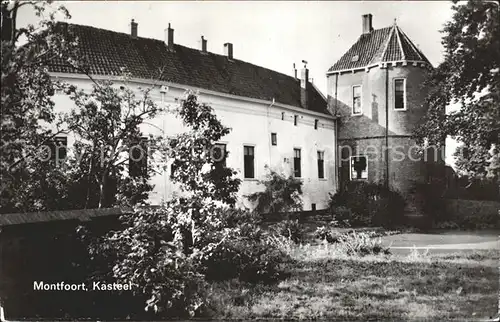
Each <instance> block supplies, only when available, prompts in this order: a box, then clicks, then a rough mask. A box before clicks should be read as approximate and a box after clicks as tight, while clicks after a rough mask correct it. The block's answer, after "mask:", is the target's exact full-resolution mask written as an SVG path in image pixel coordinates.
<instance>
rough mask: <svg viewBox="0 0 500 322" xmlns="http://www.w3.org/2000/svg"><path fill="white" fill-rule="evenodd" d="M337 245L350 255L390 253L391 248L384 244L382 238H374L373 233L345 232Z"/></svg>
mask: <svg viewBox="0 0 500 322" xmlns="http://www.w3.org/2000/svg"><path fill="white" fill-rule="evenodd" d="M337 245H338V246H337V247H338V249H339V250H340V251H341V252H342V253H345V254H346V255H348V256H352V255H358V256H365V255H371V254H373V255H378V254H386V255H388V254H390V251H389V248H388V247H384V246H383V245H382V242H381V240H380V238H378V239H376V238H374V237H373V233H365V232H361V233H357V232H355V231H352V232H349V233H345V234H342V235H340V236H339V240H338V244H337Z"/></svg>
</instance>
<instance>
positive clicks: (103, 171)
mask: <svg viewBox="0 0 500 322" xmlns="http://www.w3.org/2000/svg"><path fill="white" fill-rule="evenodd" d="M151 90H152V88H147V89H141V88H139V93H140V96H139V97H137V96H136V94H135V92H134V90H133V89H131V87H130V86H129V84H128V81H127V78H125V86H122V87H121V88H118V86H115V85H114V84H113V83H112V82H110V81H103V82H95V83H94V84H93V89H92V91H91V92H90V93H89V94H87V93H85V92H83V91H81V90H80V91H77V90H75V88H73V87H70V88H68V89H67V93H68V94H69V95H70V97H71V99H72V100H73V101H74V102H75V105H76V108H75V109H73V110H71V111H70V112H69V113H67V114H65V115H64V117H63V120H64V124H66V125H67V127H68V129H69V130H70V131H71V133H72V134H74V135H75V137H76V142H75V145H74V148H75V153H72V154H70V155H69V159H68V160H67V162H66V164H67V166H68V170H70V178H71V180H70V182H72V183H73V186H76V187H77V189H81V191H83V192H84V193H81V192H80V194H79V195H77V197H80V198H78V199H76V200H74V199H75V198H74V197H73V196H70V197H73V200H70V201H69V202H71V203H72V206H73V208H101V207H111V206H114V205H117V204H119V205H129V206H133V205H136V204H141V203H144V202H145V201H146V200H147V198H148V192H149V191H151V190H152V188H153V187H152V186H151V185H150V184H149V183H148V180H149V178H150V176H151V175H152V174H153V173H154V171H155V170H156V168H158V162H155V156H156V154H155V153H154V152H155V151H154V147H155V146H158V145H159V144H160V143H161V142H162V140H163V137H162V136H153V135H149V137H145V136H144V134H143V133H142V132H141V130H140V125H141V124H144V123H147V122H148V121H149V120H151V119H153V118H155V117H157V116H159V115H161V114H162V113H163V112H164V108H162V107H160V106H158V105H157V104H156V103H155V102H154V101H153V100H152V98H151V96H150V91H151ZM132 156H133V159H134V160H135V162H136V163H133V162H132V164H130V163H131V160H130V158H131V157H132ZM156 158H157V159H158V157H156ZM156 161H158V160H156ZM127 165H128V167H127ZM133 165H136V166H137V167H138V168H140V169H137V170H135V171H134V168H133V167H132V166H133ZM69 188H70V189H71V187H69Z"/></svg>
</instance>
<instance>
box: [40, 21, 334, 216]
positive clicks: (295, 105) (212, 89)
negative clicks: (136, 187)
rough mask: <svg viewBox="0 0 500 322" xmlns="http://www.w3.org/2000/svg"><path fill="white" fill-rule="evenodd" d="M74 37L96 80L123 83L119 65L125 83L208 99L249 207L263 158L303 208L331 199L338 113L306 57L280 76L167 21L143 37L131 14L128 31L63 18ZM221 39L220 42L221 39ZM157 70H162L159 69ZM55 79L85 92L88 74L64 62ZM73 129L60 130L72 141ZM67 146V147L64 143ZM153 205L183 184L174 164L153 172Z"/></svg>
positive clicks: (176, 123) (170, 129) (63, 106)
mask: <svg viewBox="0 0 500 322" xmlns="http://www.w3.org/2000/svg"><path fill="white" fill-rule="evenodd" d="M65 26H66V27H67V28H68V30H69V31H71V32H72V33H74V35H75V36H77V38H78V41H79V42H78V48H79V51H80V55H81V58H82V59H83V61H84V62H85V63H86V66H87V67H88V71H89V74H90V75H91V76H92V78H93V79H94V80H103V79H105V80H111V81H113V82H114V84H115V85H116V86H117V87H119V86H122V85H123V84H122V82H123V78H122V74H123V70H126V71H128V72H129V73H130V75H131V79H130V80H129V81H128V84H129V85H130V86H132V87H133V88H136V89H137V88H138V87H139V86H142V87H148V86H151V85H152V84H156V85H157V86H156V87H155V89H154V90H153V91H152V92H151V95H152V99H153V100H154V101H155V102H156V103H157V104H165V105H167V106H172V107H173V106H175V105H178V104H179V102H180V101H179V99H181V98H182V97H183V95H184V93H185V91H186V90H194V91H196V92H198V93H199V101H200V102H202V103H207V104H208V105H210V106H211V107H212V108H213V109H214V111H215V113H216V115H217V116H218V117H219V118H220V120H221V121H222V123H223V124H224V125H225V126H227V127H230V128H231V129H232V131H231V132H230V133H229V134H228V135H227V136H226V137H224V138H223V139H222V140H221V142H218V144H219V145H220V146H221V148H222V149H223V150H225V151H226V152H227V153H226V155H227V158H226V160H225V162H226V165H227V166H228V167H231V168H233V169H235V170H236V171H237V172H238V176H239V178H240V179H241V180H242V184H241V186H240V191H239V194H240V205H244V206H247V207H252V206H253V205H252V204H251V203H249V202H248V199H247V198H245V196H246V195H248V194H250V193H253V192H256V191H260V190H263V188H264V187H263V185H261V184H260V183H259V182H258V180H261V179H264V178H265V175H266V174H267V170H266V166H267V167H269V168H270V169H273V170H276V171H278V172H281V173H283V174H285V175H287V176H288V175H293V176H295V177H296V178H299V179H300V180H302V182H303V196H302V198H303V203H304V210H314V209H322V208H325V207H326V206H327V203H328V199H329V193H334V192H335V187H336V177H335V176H336V172H335V169H336V167H335V159H336V155H335V151H336V150H335V142H336V137H335V132H336V131H335V118H334V117H333V116H332V115H331V114H330V113H329V112H328V110H327V99H326V97H325V96H324V95H323V94H322V93H321V92H320V91H319V90H318V89H317V88H316V87H315V86H314V84H313V83H312V82H311V81H310V80H309V70H308V69H307V66H304V68H303V69H302V70H301V71H300V76H299V77H298V75H297V70H295V71H294V75H293V76H289V75H284V74H281V73H278V72H276V71H273V70H270V69H267V68H263V67H260V66H256V65H254V64H251V63H248V62H245V61H242V60H240V59H238V54H237V48H234V47H233V44H232V43H225V44H224V45H223V46H224V52H225V54H224V55H218V54H215V53H212V52H210V51H209V50H208V41H207V39H205V38H204V37H203V36H202V37H201V42H200V44H201V46H200V48H196V49H195V48H188V47H185V46H182V45H179V44H176V43H175V42H174V29H173V28H171V26H170V25H169V26H168V28H167V29H165V39H164V40H156V39H149V38H143V37H140V35H139V28H138V24H137V22H135V21H133V20H132V22H131V29H130V34H127V33H119V32H114V31H109V30H103V29H98V28H94V27H90V26H82V25H75V24H67V25H65ZM221 47H222V44H221ZM160 70H161V73H160V72H159V71H160ZM49 71H50V74H51V76H52V77H54V79H59V80H64V81H66V82H68V83H71V84H74V85H76V86H77V87H78V88H80V89H83V90H85V91H90V90H91V88H92V84H93V83H92V81H91V80H90V79H89V77H88V76H87V75H84V74H82V73H81V72H79V71H77V70H75V69H73V68H71V67H69V66H68V65H67V64H66V63H65V62H64V61H54V62H52V63H51V65H50V66H49ZM54 101H55V103H56V110H57V111H69V110H70V109H71V108H74V103H73V102H72V101H71V100H70V99H69V98H68V97H67V96H66V95H65V94H64V93H58V94H57V95H56V97H55V98H54ZM148 123H150V124H149V125H144V126H143V127H141V130H142V132H143V133H144V134H148V133H152V134H163V135H165V136H171V135H175V134H178V133H182V132H184V131H185V130H186V129H185V128H184V127H183V124H182V123H181V121H180V120H179V119H177V118H176V117H175V116H174V115H173V114H165V115H161V116H159V117H157V118H156V119H155V120H153V121H148ZM75 139H76V138H74V137H73V136H72V134H71V133H69V134H68V136H67V137H63V138H60V140H61V142H64V144H67V145H68V146H71V145H72V144H73V142H74V141H75ZM68 150H69V151H70V150H71V149H68ZM152 183H153V184H154V186H155V187H154V191H153V193H152V194H151V196H150V199H151V200H150V201H151V202H152V203H153V204H158V203H160V202H161V201H162V200H168V199H169V198H171V197H172V196H173V195H175V194H176V193H177V192H178V191H179V188H178V186H176V185H175V184H174V183H173V182H172V180H171V179H170V168H169V166H168V165H167V170H166V171H164V172H163V173H158V174H157V175H156V176H154V177H153V178H152Z"/></svg>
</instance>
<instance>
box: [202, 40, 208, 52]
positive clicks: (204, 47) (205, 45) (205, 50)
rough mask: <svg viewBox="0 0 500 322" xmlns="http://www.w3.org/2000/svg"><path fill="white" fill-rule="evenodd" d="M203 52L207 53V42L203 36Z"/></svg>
mask: <svg viewBox="0 0 500 322" xmlns="http://www.w3.org/2000/svg"><path fill="white" fill-rule="evenodd" d="M201 51H202V52H204V53H206V52H207V40H206V39H205V38H204V37H203V36H201Z"/></svg>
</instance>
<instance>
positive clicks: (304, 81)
mask: <svg viewBox="0 0 500 322" xmlns="http://www.w3.org/2000/svg"><path fill="white" fill-rule="evenodd" d="M302 62H303V63H304V68H303V69H302V71H301V73H300V74H301V75H300V103H301V105H302V107H303V108H305V109H308V108H309V97H308V93H307V89H308V88H309V86H310V85H309V81H308V80H309V69H307V62H306V61H305V60H303V61H302Z"/></svg>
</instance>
